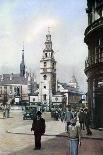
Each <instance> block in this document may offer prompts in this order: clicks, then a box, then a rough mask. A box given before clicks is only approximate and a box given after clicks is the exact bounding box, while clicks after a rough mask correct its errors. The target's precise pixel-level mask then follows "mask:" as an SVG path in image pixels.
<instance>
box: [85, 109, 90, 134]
mask: <svg viewBox="0 0 103 155" xmlns="http://www.w3.org/2000/svg"><path fill="white" fill-rule="evenodd" d="M84 111H85V126H86V130H87V134H86V135H92V131H91V130H90V112H89V111H88V108H85V109H84Z"/></svg>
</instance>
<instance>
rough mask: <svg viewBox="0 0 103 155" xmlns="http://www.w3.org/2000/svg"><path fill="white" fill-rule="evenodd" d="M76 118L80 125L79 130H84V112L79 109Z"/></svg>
mask: <svg viewBox="0 0 103 155" xmlns="http://www.w3.org/2000/svg"><path fill="white" fill-rule="evenodd" d="M78 118H79V123H80V127H81V130H85V129H84V126H85V112H84V110H83V109H82V108H81V109H80V112H79V114H78Z"/></svg>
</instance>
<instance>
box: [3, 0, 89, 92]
mask: <svg viewBox="0 0 103 155" xmlns="http://www.w3.org/2000/svg"><path fill="white" fill-rule="evenodd" d="M86 5H87V4H86V0H64V1H63V0H0V74H2V73H12V72H13V73H18V72H19V65H20V61H21V54H22V47H23V42H24V50H25V51H24V54H25V64H26V66H27V70H28V71H33V72H34V73H35V74H36V76H37V80H38V81H39V66H40V59H41V58H42V53H43V49H44V47H45V46H44V42H45V39H46V37H45V36H46V34H47V32H48V27H50V33H51V35H52V42H53V50H54V52H55V59H56V61H57V79H58V80H59V81H61V82H66V83H68V82H69V81H70V80H71V77H72V75H73V74H74V75H75V76H76V78H77V81H78V83H79V86H80V89H81V90H83V91H86V90H87V83H86V76H85V74H84V68H85V59H86V57H87V46H86V44H85V43H84V31H85V28H86V27H87V15H86V11H85V8H86Z"/></svg>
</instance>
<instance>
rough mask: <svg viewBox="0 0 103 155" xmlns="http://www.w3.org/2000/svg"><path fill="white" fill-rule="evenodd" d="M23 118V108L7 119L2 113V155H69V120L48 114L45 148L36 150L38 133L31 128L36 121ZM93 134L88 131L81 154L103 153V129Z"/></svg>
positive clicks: (101, 154)
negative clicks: (88, 135)
mask: <svg viewBox="0 0 103 155" xmlns="http://www.w3.org/2000/svg"><path fill="white" fill-rule="evenodd" d="M22 117H23V116H22V111H21V110H12V111H11V113H10V118H7V119H3V118H2V113H0V155H24V154H25V155H28V154H30V155H32V154H34V152H35V155H69V146H68V137H67V135H66V134H65V123H62V122H61V121H54V120H53V119H51V117H50V113H44V114H43V117H44V118H45V120H46V133H45V135H44V136H42V148H41V150H38V151H37V150H36V151H34V150H33V148H34V135H33V132H31V131H30V129H31V124H32V120H23V118H22ZM93 134H94V135H93V136H92V137H86V136H85V135H86V134H85V131H84V133H83V137H84V138H82V145H81V146H80V147H79V155H87V154H88V155H103V140H102V139H99V138H98V137H100V138H102V135H103V131H101V132H96V131H94V132H93ZM56 135H57V136H56ZM96 135H97V137H96ZM95 137H96V138H95Z"/></svg>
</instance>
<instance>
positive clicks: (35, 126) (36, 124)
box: [31, 111, 45, 150]
mask: <svg viewBox="0 0 103 155" xmlns="http://www.w3.org/2000/svg"><path fill="white" fill-rule="evenodd" d="M41 115H42V113H41V112H40V111H38V112H37V113H36V117H34V119H33V123H32V128H31V131H34V137H35V148H34V149H35V150H40V149H41V136H42V135H43V134H44V133H45V119H43V118H42V117H41Z"/></svg>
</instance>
